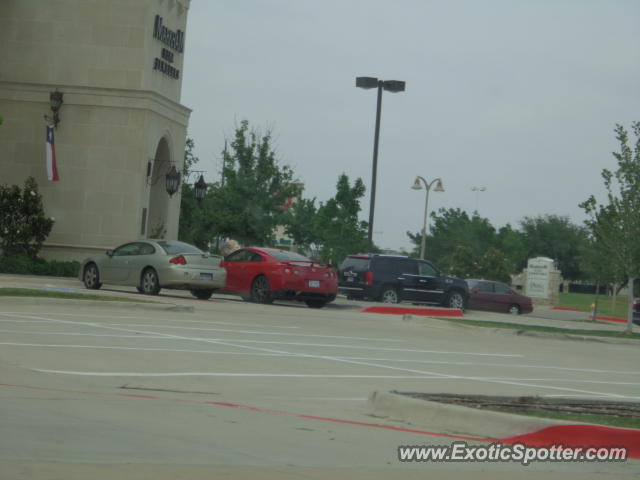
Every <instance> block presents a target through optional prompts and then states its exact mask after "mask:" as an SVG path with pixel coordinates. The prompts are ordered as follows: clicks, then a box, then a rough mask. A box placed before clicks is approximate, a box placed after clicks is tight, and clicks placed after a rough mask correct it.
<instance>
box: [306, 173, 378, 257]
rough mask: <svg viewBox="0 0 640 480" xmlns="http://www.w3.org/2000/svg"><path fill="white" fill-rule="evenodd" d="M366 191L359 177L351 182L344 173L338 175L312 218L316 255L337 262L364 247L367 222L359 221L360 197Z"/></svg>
mask: <svg viewBox="0 0 640 480" xmlns="http://www.w3.org/2000/svg"><path fill="white" fill-rule="evenodd" d="M365 192H366V187H365V186H364V183H363V182H362V179H360V178H358V179H356V181H355V182H354V183H353V186H351V184H350V182H349V177H348V176H347V175H345V174H344V173H343V174H342V175H340V177H339V178H338V183H337V185H336V194H335V196H334V197H333V198H331V199H329V200H328V201H327V202H326V203H324V204H321V205H320V207H319V208H318V212H317V215H316V217H315V222H314V226H313V228H314V231H315V235H316V236H317V237H318V239H319V242H320V248H319V251H320V257H321V258H322V259H323V260H324V261H327V262H330V263H333V264H337V263H338V262H340V261H342V259H343V258H344V257H346V256H347V254H349V253H356V252H364V251H367V250H368V243H367V222H364V221H360V220H359V219H358V214H359V213H360V209H361V207H360V200H361V198H362V197H363V196H364V194H365Z"/></svg>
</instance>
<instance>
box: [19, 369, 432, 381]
mask: <svg viewBox="0 0 640 480" xmlns="http://www.w3.org/2000/svg"><path fill="white" fill-rule="evenodd" d="M31 370H33V371H34V372H41V373H59V374H62V375H80V376H85V377H265V378H269V377H282V378H349V379H354V378H395V379H412V378H413V379H424V378H434V377H425V376H421V375H340V374H336V375H332V374H312V373H226V372H163V373H158V372H155V373H144V372H76V371H72V370H46V369H40V368H32V369H31Z"/></svg>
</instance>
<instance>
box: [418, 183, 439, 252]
mask: <svg viewBox="0 0 640 480" xmlns="http://www.w3.org/2000/svg"><path fill="white" fill-rule="evenodd" d="M420 181H422V183H423V184H424V188H425V189H426V190H427V194H426V199H425V201H424V222H423V224H422V243H421V244H420V258H422V259H424V254H425V246H426V243H427V213H428V208H429V192H430V191H431V187H432V186H433V184H434V183H435V184H436V188H434V189H433V191H434V192H444V187H443V186H442V179H440V178H436V179H435V180H433V181H432V182H431V183H428V182H427V181H426V180H425V179H424V178H422V177H421V176H420V175H418V176H417V177H416V181H415V182H414V183H413V186H412V187H411V188H413V189H414V190H422V185H421V184H420Z"/></svg>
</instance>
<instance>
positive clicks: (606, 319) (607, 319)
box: [596, 317, 627, 323]
mask: <svg viewBox="0 0 640 480" xmlns="http://www.w3.org/2000/svg"><path fill="white" fill-rule="evenodd" d="M596 320H600V321H602V322H616V323H627V319H626V318H619V317H596Z"/></svg>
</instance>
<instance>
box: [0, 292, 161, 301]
mask: <svg viewBox="0 0 640 480" xmlns="http://www.w3.org/2000/svg"><path fill="white" fill-rule="evenodd" d="M0 297H37V298H59V299H65V300H94V301H95V300H97V301H100V302H132V303H156V304H158V303H162V302H154V301H152V300H143V299H137V298H136V299H134V298H126V297H109V296H106V295H92V294H90V293H74V292H59V291H55V290H38V289H32V288H0Z"/></svg>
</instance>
